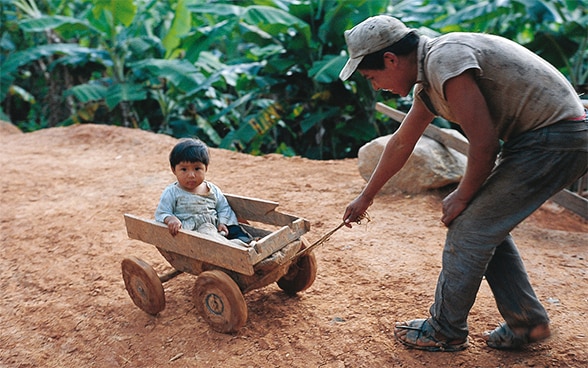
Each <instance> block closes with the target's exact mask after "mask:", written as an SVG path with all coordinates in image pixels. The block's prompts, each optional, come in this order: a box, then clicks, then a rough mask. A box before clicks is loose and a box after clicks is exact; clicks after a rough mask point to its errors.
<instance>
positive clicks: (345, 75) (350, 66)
mask: <svg viewBox="0 0 588 368" xmlns="http://www.w3.org/2000/svg"><path fill="white" fill-rule="evenodd" d="M362 60H363V56H361V57H358V58H353V59H349V60H347V63H346V64H345V66H344V67H343V69H341V73H339V79H341V80H342V81H344V80H347V79H349V77H351V74H353V72H355V69H357V66H358V65H359V63H361V61H362Z"/></svg>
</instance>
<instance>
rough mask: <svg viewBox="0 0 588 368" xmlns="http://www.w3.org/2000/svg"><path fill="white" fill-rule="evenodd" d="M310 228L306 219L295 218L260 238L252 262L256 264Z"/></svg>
mask: <svg viewBox="0 0 588 368" xmlns="http://www.w3.org/2000/svg"><path fill="white" fill-rule="evenodd" d="M309 228H310V224H309V223H308V221H306V220H304V219H296V220H295V221H294V222H292V223H291V224H290V226H284V227H282V228H281V229H279V230H278V231H274V232H273V233H271V234H270V235H268V236H266V237H264V238H262V239H260V240H259V241H257V243H256V244H255V250H256V251H257V254H256V255H255V258H254V261H253V263H254V264H256V263H258V262H260V261H261V260H262V259H264V258H266V257H268V256H269V255H271V254H272V253H274V252H276V251H278V250H280V249H282V248H284V247H285V246H286V245H287V244H289V243H291V242H293V241H295V240H297V239H299V238H300V237H301V236H302V235H304V234H306V233H307V232H308V230H309Z"/></svg>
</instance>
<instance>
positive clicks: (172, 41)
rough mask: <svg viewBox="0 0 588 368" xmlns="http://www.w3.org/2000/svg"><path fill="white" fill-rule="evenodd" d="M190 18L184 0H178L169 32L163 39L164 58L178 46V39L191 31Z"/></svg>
mask: <svg viewBox="0 0 588 368" xmlns="http://www.w3.org/2000/svg"><path fill="white" fill-rule="evenodd" d="M191 22H192V16H191V14H190V12H189V11H188V9H187V8H186V4H185V1H184V0H179V1H178V3H177V6H176V12H175V14H174V21H173V22H172V25H171V28H170V29H169V32H168V33H167V34H166V35H165V37H164V38H163V41H162V44H163V46H164V47H165V49H166V50H167V52H166V57H169V56H170V55H171V53H172V52H173V51H174V49H175V48H176V47H178V45H179V44H180V38H181V37H183V36H184V35H186V34H187V33H188V32H189V31H190V29H191Z"/></svg>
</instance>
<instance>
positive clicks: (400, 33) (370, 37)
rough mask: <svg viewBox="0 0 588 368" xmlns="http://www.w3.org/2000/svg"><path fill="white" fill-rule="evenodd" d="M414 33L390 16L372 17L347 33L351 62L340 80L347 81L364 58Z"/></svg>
mask: <svg viewBox="0 0 588 368" xmlns="http://www.w3.org/2000/svg"><path fill="white" fill-rule="evenodd" d="M413 31H414V29H411V28H408V27H407V26H406V25H405V24H404V23H402V22H401V21H400V20H398V19H396V18H394V17H391V16H389V15H376V16H374V17H370V18H368V19H366V20H364V21H363V22H361V23H359V24H358V25H356V26H355V27H353V28H351V29H349V30H347V31H345V42H346V43H347V50H348V52H349V60H347V63H346V64H345V66H344V67H343V69H342V70H341V73H339V78H340V79H341V80H347V79H348V78H349V77H350V76H351V74H353V72H354V71H355V69H357V66H358V65H359V63H361V61H362V60H363V57H364V56H366V55H368V54H371V53H372V52H376V51H379V50H382V49H383V48H385V47H388V46H390V45H393V44H395V43H396V42H398V41H400V40H401V39H403V38H404V36H406V35H407V34H409V33H410V32H413Z"/></svg>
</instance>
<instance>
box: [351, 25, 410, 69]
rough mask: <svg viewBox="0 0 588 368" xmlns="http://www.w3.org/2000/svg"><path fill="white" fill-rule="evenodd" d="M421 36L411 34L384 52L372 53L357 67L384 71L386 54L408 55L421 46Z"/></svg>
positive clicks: (383, 50) (386, 48)
mask: <svg viewBox="0 0 588 368" xmlns="http://www.w3.org/2000/svg"><path fill="white" fill-rule="evenodd" d="M419 38H420V36H419V34H418V33H416V32H410V33H409V34H407V35H406V36H404V37H403V38H402V39H401V40H400V41H398V42H396V43H394V44H393V45H390V46H388V47H385V48H383V49H382V50H379V51H376V52H372V53H371V54H368V55H366V56H364V57H363V60H362V61H361V63H359V65H358V66H357V69H358V70H362V69H363V70H382V69H384V54H385V53H387V52H391V53H393V54H396V55H398V56H403V55H408V54H410V53H411V52H412V51H413V50H415V49H416V47H417V46H418V44H419Z"/></svg>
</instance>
